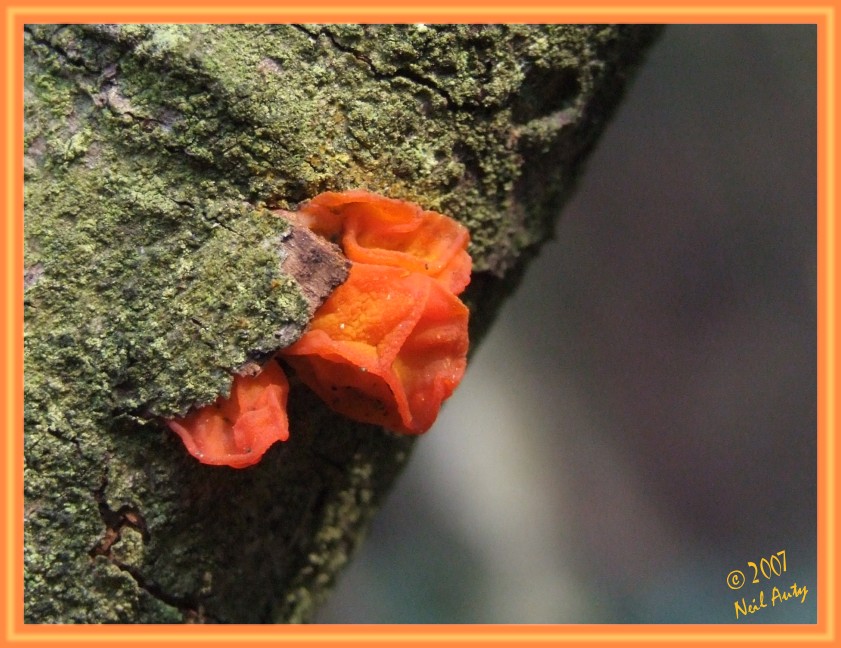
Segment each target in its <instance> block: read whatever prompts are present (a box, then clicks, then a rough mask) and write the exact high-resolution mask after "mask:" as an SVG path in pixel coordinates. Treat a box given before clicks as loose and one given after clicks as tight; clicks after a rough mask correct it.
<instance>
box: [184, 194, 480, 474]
mask: <svg viewBox="0 0 841 648" xmlns="http://www.w3.org/2000/svg"><path fill="white" fill-rule="evenodd" d="M284 215H285V216H287V217H289V218H294V219H295V220H297V221H298V222H299V223H301V224H304V225H307V226H309V227H310V228H312V229H313V231H315V232H316V233H318V234H321V235H322V236H326V237H329V238H333V239H336V240H338V241H339V242H340V243H341V246H342V249H343V251H344V253H345V255H346V256H347V257H348V259H350V261H351V262H352V265H351V270H350V274H349V276H348V279H347V281H346V282H345V283H344V284H342V285H341V286H339V287H338V288H337V289H336V290H335V291H334V292H333V293H332V294H331V295H330V297H328V298H327V300H326V301H325V302H324V303H323V304H322V306H321V308H319V310H318V311H317V312H316V314H315V316H314V317H313V320H312V321H311V322H310V325H309V327H308V328H307V330H306V332H305V333H304V335H303V336H302V337H301V338H300V339H299V340H298V341H297V342H296V343H295V344H293V345H292V346H291V347H288V348H286V349H283V350H281V351H280V352H279V354H278V356H279V357H282V358H284V359H285V360H286V361H288V362H289V364H290V365H292V366H293V367H294V368H295V370H296V372H297V375H298V376H299V377H300V378H301V380H302V381H303V382H304V383H306V384H307V385H309V387H310V388H311V389H313V391H315V392H316V393H317V394H318V395H319V396H320V397H321V398H323V399H324V401H325V402H326V403H327V404H328V405H329V406H330V407H332V408H333V409H334V410H336V411H337V412H340V413H341V414H344V415H345V416H347V417H349V418H351V419H354V420H356V421H361V422H365V423H374V424H377V425H382V426H384V427H386V428H388V429H390V430H393V431H396V432H403V433H406V434H420V433H422V432H425V431H426V430H428V429H429V428H430V427H431V426H432V424H433V423H434V422H435V419H436V418H437V416H438V411H439V410H440V408H441V403H442V402H443V401H444V400H445V399H446V398H448V397H449V396H450V394H452V393H453V390H454V389H455V388H456V387H457V386H458V383H459V381H460V380H461V378H462V376H463V375H464V370H465V366H466V362H467V360H466V359H467V348H468V334H467V321H468V315H469V313H468V310H467V307H466V306H465V305H464V304H463V303H462V302H461V301H460V300H459V299H458V297H457V296H456V295H458V294H459V293H461V292H462V291H463V290H464V288H465V287H466V286H467V284H468V283H469V281H470V270H471V260H470V256H469V255H468V254H467V244H468V241H469V235H468V232H467V229H466V228H465V227H464V226H462V225H461V224H459V223H458V222H456V221H454V220H453V219H451V218H449V217H448V216H444V215H443V214H439V213H437V212H433V211H424V210H423V209H421V208H420V207H419V206H418V205H415V204H412V203H408V202H404V201H401V200H393V199H391V198H385V197H383V196H379V195H377V194H373V193H370V192H368V191H362V190H356V191H346V192H343V193H335V192H327V193H323V194H320V195H318V196H316V197H315V198H313V199H312V200H311V201H309V202H308V203H306V204H305V205H303V207H302V208H301V210H300V211H298V212H296V213H289V212H285V213H284ZM288 392H289V385H288V383H287V380H286V376H285V375H284V373H283V370H282V369H281V368H280V365H279V364H278V362H277V360H276V359H272V360H270V361H269V362H268V364H267V365H266V366H265V367H264V368H263V369H262V371H261V372H260V373H259V374H257V375H255V376H240V375H237V376H235V377H234V380H233V385H232V386H231V394H230V396H229V397H228V398H224V397H219V398H218V399H217V400H216V401H215V402H214V403H213V404H211V405H207V406H205V407H202V408H199V409H197V410H195V411H193V412H191V413H190V414H188V415H187V416H186V417H184V418H182V419H172V420H169V421H167V423H168V425H169V427H170V428H172V430H174V431H175V432H176V433H177V434H178V436H180V437H181V440H182V441H183V442H184V445H185V446H186V448H187V451H188V452H189V453H190V454H191V455H193V456H194V457H196V458H197V459H198V460H199V461H201V462H202V463H206V464H212V465H225V466H231V467H233V468H245V467H247V466H251V465H254V464H256V463H257V462H259V461H260V459H261V458H262V456H263V454H264V453H265V452H266V450H267V449H268V448H269V447H270V446H271V445H272V444H273V443H275V442H277V441H285V440H286V439H287V438H288V437H289V424H288V420H287V416H286V399H287V395H288Z"/></svg>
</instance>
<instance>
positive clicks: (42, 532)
mask: <svg viewBox="0 0 841 648" xmlns="http://www.w3.org/2000/svg"><path fill="white" fill-rule="evenodd" d="M657 32H658V29H657V28H655V27H648V26H609V25H608V26H605V25H601V26H592V25H573V26H567V25H553V26H470V25H463V26H448V25H402V26H354V25H340V26H337V25H225V26H214V25H71V26H55V25H40V26H35V25H33V26H28V27H27V28H26V35H25V59H24V61H25V88H24V91H25V142H24V144H25V157H24V170H25V171H24V172H25V248H24V257H25V279H24V280H25V287H26V288H25V310H24V313H25V401H24V411H25V416H24V425H25V464H24V470H25V473H24V483H25V510H24V533H25V536H24V537H25V552H24V560H25V618H26V621H27V622H34V623H53V622H62V623H99V622H138V623H179V622H184V621H193V622H239V623H265V622H298V621H305V620H307V619H308V618H309V617H310V615H311V614H312V612H313V611H314V609H315V607H316V606H317V604H318V602H319V601H320V600H322V599H323V597H324V596H325V595H326V593H327V592H328V591H329V589H330V587H331V585H332V583H333V581H334V579H335V577H336V575H337V573H338V572H339V570H340V569H341V568H342V567H343V566H344V565H345V564H346V563H347V561H348V559H349V557H350V556H351V554H352V553H353V551H354V549H355V548H356V546H357V545H358V543H359V542H360V538H361V537H362V535H363V534H364V530H365V528H366V525H367V523H368V521H369V520H370V518H371V516H372V515H373V513H374V511H375V510H376V508H377V506H378V505H379V503H380V502H381V501H382V498H383V497H384V495H385V494H386V492H387V490H388V488H389V486H390V484H391V483H392V481H393V480H394V479H395V477H396V476H397V475H398V473H399V471H400V469H401V467H402V466H403V464H404V463H405V461H406V460H407V458H408V456H409V453H410V451H411V448H412V445H413V441H414V440H413V439H412V438H409V437H405V436H397V435H394V434H390V433H388V432H386V431H384V430H381V429H379V428H376V427H374V426H369V425H361V424H355V423H352V422H349V421H347V420H344V419H343V418H342V417H340V416H338V415H336V414H333V413H331V412H330V411H328V410H327V409H326V408H325V407H324V406H323V405H322V404H321V402H320V401H319V400H318V399H317V398H316V397H315V396H314V395H313V394H311V393H310V392H309V391H308V390H307V389H306V388H305V387H303V386H302V385H299V384H294V382H293V385H292V391H291V394H290V400H289V414H290V431H291V437H290V440H289V441H288V442H286V443H282V444H276V445H275V446H274V447H273V448H272V449H271V450H270V451H269V452H268V453H267V454H266V456H265V457H264V459H263V460H262V462H261V463H260V464H259V465H257V466H255V467H252V468H249V469H245V470H234V469H228V468H218V467H209V466H204V465H201V464H199V463H198V462H196V461H195V460H194V459H192V458H191V457H189V456H187V455H186V453H185V452H184V451H183V449H182V447H181V445H180V442H179V440H178V439H177V438H176V437H175V435H173V434H172V433H171V432H169V431H168V429H167V428H166V426H165V425H164V424H163V423H162V422H161V417H162V416H166V415H173V414H176V413H184V412H185V411H186V410H187V408H188V407H190V406H191V405H195V404H200V403H207V402H210V401H212V400H213V399H214V398H215V397H216V396H217V395H218V394H220V393H225V392H226V391H227V390H228V388H229V386H230V376H231V373H232V372H234V371H236V370H237V369H239V368H241V367H243V366H244V365H245V364H246V363H248V362H251V361H254V360H257V361H260V360H261V359H263V358H265V357H266V356H267V354H269V353H271V352H272V351H273V350H274V349H276V348H279V347H283V346H286V345H288V344H290V343H291V342H293V341H294V340H295V339H296V338H297V337H298V336H299V335H300V334H301V332H302V331H303V329H304V328H305V326H306V324H307V322H308V320H309V318H310V317H311V315H312V312H313V310H314V309H315V308H316V307H317V306H318V304H319V303H320V302H321V300H323V299H324V298H325V297H326V295H327V294H329V292H330V290H331V289H332V287H333V286H335V285H336V284H337V283H338V282H340V281H341V280H342V279H343V277H344V273H345V271H346V270H345V266H344V264H343V259H342V258H341V257H340V256H339V255H337V254H336V253H335V251H334V250H331V249H328V248H323V249H322V248H319V247H318V245H317V244H314V243H313V242H312V241H310V240H309V239H307V234H306V232H301V231H299V230H296V229H295V228H293V227H292V226H291V225H290V224H289V223H286V222H285V221H283V220H282V219H280V218H277V217H276V216H274V215H272V213H271V210H272V209H275V208H284V209H294V207H295V205H296V204H297V203H298V202H300V201H302V200H305V199H307V198H310V197H312V196H314V195H316V194H317V193H319V192H321V191H325V190H343V189H348V188H355V187H365V188H368V189H370V190H372V191H376V192H378V193H382V194H385V195H388V196H390V197H395V198H402V199H405V200H412V201H414V202H417V203H419V204H421V205H422V206H423V207H425V208H427V209H434V210H437V211H440V212H442V213H445V214H448V215H451V216H453V217H454V218H456V219H458V220H459V221H461V222H462V223H464V224H465V225H466V226H467V227H468V228H469V229H470V232H471V245H470V253H471V255H472V257H473V260H474V274H473V279H472V282H471V285H470V287H469V288H468V290H467V292H466V293H465V295H464V300H465V302H466V303H467V304H468V306H469V307H470V309H471V325H470V326H471V339H472V341H473V344H474V345H475V344H476V342H477V341H478V340H479V339H480V338H481V336H482V334H483V332H484V331H485V330H486V329H487V327H488V326H489V325H490V323H491V321H492V319H493V316H494V313H495V312H496V309H497V307H498V305H499V304H500V303H501V301H502V299H503V298H504V296H505V295H506V294H507V293H508V292H509V291H510V290H511V289H512V288H513V287H514V286H515V285H516V283H517V280H518V277H519V276H520V273H521V271H522V268H523V267H524V264H525V262H526V261H527V260H528V258H530V257H531V256H532V255H533V254H534V253H535V252H536V250H537V248H538V246H539V245H540V243H541V242H543V241H545V240H546V239H547V238H548V237H550V236H551V234H552V230H553V223H554V221H555V219H556V217H557V216H558V214H559V212H560V208H561V205H562V204H563V202H564V201H565V200H566V199H567V198H568V197H569V195H570V192H571V190H572V189H573V187H574V183H575V179H576V176H577V174H578V173H579V172H580V170H581V166H582V162H583V160H584V158H585V157H586V154H587V153H588V152H589V151H590V150H591V148H592V146H593V144H594V143H595V141H596V139H597V137H598V135H599V133H600V132H601V130H602V128H603V127H604V125H605V123H606V120H607V119H608V117H609V116H610V114H611V111H612V110H613V109H614V107H615V106H616V105H617V103H618V100H619V98H620V96H621V93H622V91H623V88H624V86H625V84H626V81H627V80H628V78H629V77H630V74H631V73H632V72H633V70H634V68H635V67H636V65H637V64H638V63H639V61H640V59H641V56H642V54H643V52H644V50H645V48H646V47H647V46H648V45H649V44H650V43H651V42H652V40H653V39H654V37H655V36H656V34H657ZM313 246H315V248H314V247H313ZM316 248H318V249H316ZM302 259H306V260H307V261H306V262H305V263H303V264H302V261H301V260H302ZM313 259H315V260H313ZM307 265H309V266H310V268H309V271H307V267H306V266H307ZM313 265H317V266H318V267H319V272H312V271H311V270H312V266H313ZM302 266H304V270H305V271H301V268H302ZM313 277H317V279H314V278H313Z"/></svg>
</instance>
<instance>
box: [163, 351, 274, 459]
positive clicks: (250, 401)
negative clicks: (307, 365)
mask: <svg viewBox="0 0 841 648" xmlns="http://www.w3.org/2000/svg"><path fill="white" fill-rule="evenodd" d="M288 393H289V383H288V382H287V380H286V376H285V375H284V373H283V370H282V369H281V368H280V365H278V363H277V360H274V359H272V360H270V361H269V362H268V363H267V364H266V366H265V367H263V369H262V371H261V372H260V373H259V374H257V375H256V376H240V375H237V376H234V381H233V385H232V386H231V394H230V396H229V397H228V398H225V397H223V396H220V397H219V398H217V399H216V401H215V402H214V403H212V404H211V405H206V406H205V407H201V408H199V409H197V410H194V411H193V412H191V413H190V414H188V415H187V416H186V417H185V418H182V419H171V420H169V421H167V424H168V425H169V427H170V428H171V429H172V430H173V431H174V432H175V433H176V434H178V436H179V437H181V440H182V441H183V442H184V445H185V446H186V448H187V451H188V452H189V453H190V454H191V455H193V456H194V457H195V458H196V459H198V460H199V461H200V462H202V463H205V464H212V465H216V466H231V467H232V468H245V467H247V466H251V465H253V464H256V463H257V462H259V461H260V459H261V458H262V456H263V454H264V453H265V452H266V450H268V448H269V446H271V445H272V444H273V443H275V442H276V441H285V440H286V439H287V438H289V422H288V420H287V417H286V397H287V394H288Z"/></svg>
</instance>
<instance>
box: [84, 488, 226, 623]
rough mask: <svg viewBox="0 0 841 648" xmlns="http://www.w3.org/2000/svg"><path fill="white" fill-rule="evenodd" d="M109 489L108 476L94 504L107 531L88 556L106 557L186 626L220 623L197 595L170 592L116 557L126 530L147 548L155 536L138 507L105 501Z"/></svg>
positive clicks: (95, 493)
mask: <svg viewBox="0 0 841 648" xmlns="http://www.w3.org/2000/svg"><path fill="white" fill-rule="evenodd" d="M107 488H108V476H107V474H106V475H103V477H102V482H101V483H100V486H99V488H97V489H96V491H94V493H93V497H94V500H95V501H96V504H97V508H98V509H99V515H100V516H101V517H102V522H103V523H104V524H105V531H104V532H103V533H102V536H101V537H100V538H99V540H97V541H96V543H95V544H94V545H93V547H91V548H90V550H89V551H88V555H89V556H90V557H91V558H96V557H97V556H102V557H103V558H105V559H106V560H108V562H109V563H111V564H112V565H114V566H115V567H117V568H118V569H119V570H120V571H122V572H124V573H126V574H128V575H129V576H131V578H132V579H133V580H134V582H135V583H136V584H137V586H138V587H139V588H140V589H142V590H143V591H145V592H146V593H147V594H149V595H150V596H152V597H153V598H155V599H157V600H159V601H161V602H162V603H164V604H165V605H169V606H170V607H173V608H176V609H177V610H178V611H179V612H181V614H182V615H183V616H184V621H185V622H187V623H207V622H218V620H216V619H211V618H209V616H208V615H207V613H206V611H205V609H204V606H203V605H202V604H201V602H200V601H199V599H198V597H197V596H196V595H192V594H186V595H181V594H174V593H171V592H167V591H166V590H164V588H163V587H161V585H160V584H159V583H157V582H155V581H154V580H153V579H151V578H148V577H147V576H145V575H144V574H143V573H142V572H141V571H140V569H138V568H137V567H136V566H135V565H131V564H129V563H128V562H126V561H124V560H122V559H120V558H119V557H117V556H115V555H114V553H113V552H112V548H113V547H114V546H115V545H116V544H117V543H119V542H120V540H122V534H123V531H124V529H126V528H129V529H133V530H135V531H137V532H138V533H139V534H140V537H141V539H142V541H143V544H146V543H147V542H148V541H149V539H150V538H151V534H150V532H149V528H148V526H147V524H146V520H145V519H144V517H143V515H142V513H141V512H140V510H139V509H138V508H137V507H136V506H134V505H132V504H123V505H122V506H120V507H119V508H118V509H116V510H115V509H112V508H111V506H110V505H109V504H108V501H107V499H106V497H105V491H106V489H107Z"/></svg>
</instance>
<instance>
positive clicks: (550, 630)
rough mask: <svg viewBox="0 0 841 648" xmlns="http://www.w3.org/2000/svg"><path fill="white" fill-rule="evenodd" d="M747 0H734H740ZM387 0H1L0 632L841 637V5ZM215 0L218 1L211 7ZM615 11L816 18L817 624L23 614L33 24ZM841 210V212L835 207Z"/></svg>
mask: <svg viewBox="0 0 841 648" xmlns="http://www.w3.org/2000/svg"><path fill="white" fill-rule="evenodd" d="M474 1H475V0H474ZM736 1H737V2H738V0H736ZM381 2H382V0H379V1H377V0H373V1H370V2H367V3H365V4H364V5H363V4H360V5H357V6H352V5H351V6H343V5H340V4H330V3H325V2H322V1H321V0H309V2H307V3H300V4H289V5H288V6H274V5H275V3H272V2H266V1H265V0H246V1H245V2H243V3H242V4H241V6H236V5H234V4H232V5H230V6H226V5H225V4H222V3H220V4H215V3H214V4H212V5H211V3H210V2H208V3H199V2H196V1H195V0H170V2H165V1H162V0H153V2H148V3H146V6H145V7H143V8H139V9H138V8H125V7H121V8H115V7H113V6H110V5H109V3H107V2H104V1H102V0H89V1H88V2H84V3H80V4H79V5H77V6H72V7H65V6H62V5H60V4H58V2H52V3H50V2H45V1H43V0H34V1H30V2H26V1H25V0H17V1H14V0H0V5H2V7H3V12H2V18H1V19H2V24H0V33H2V41H1V42H2V43H3V45H2V48H3V50H4V52H3V54H4V57H3V60H4V66H3V101H2V104H0V111H2V113H0V115H2V125H3V135H4V139H3V141H4V142H5V146H4V151H3V152H4V155H3V157H2V165H3V166H2V171H3V173H2V176H3V180H4V183H5V185H4V192H3V198H4V203H5V205H4V206H5V216H6V217H5V218H4V219H3V228H4V236H3V242H4V255H3V259H2V263H3V288H4V290H3V299H4V303H3V314H4V317H3V318H2V324H3V326H2V331H3V343H4V352H5V358H6V363H5V366H4V371H3V373H2V376H3V383H4V385H3V387H4V389H3V397H4V407H3V410H2V412H3V415H4V419H5V420H4V423H5V425H4V430H5V435H4V448H3V450H4V452H3V455H2V457H3V480H2V498H0V507H2V509H1V510H2V520H3V533H2V534H0V555H1V556H2V567H0V573H3V574H4V575H5V577H4V578H3V581H4V582H3V585H4V587H3V588H2V590H0V592H1V593H2V594H0V596H2V600H1V602H2V605H0V611H2V620H1V621H0V625H2V629H3V630H2V633H0V641H2V642H3V643H5V644H26V645H31V646H38V645H55V644H59V643H76V644H81V645H91V644H102V643H106V642H107V643H119V644H138V643H142V644H152V643H153V642H154V643H156V644H160V643H187V642H201V643H203V644H209V645H220V644H230V645H239V644H243V643H269V642H277V643H282V644H283V645H285V646H298V645H300V646H314V645H335V644H337V643H348V644H359V645H389V646H392V645H408V644H414V645H418V644H426V643H429V644H431V643H435V644H438V643H446V644H478V645H523V644H547V643H563V644H564V645H569V646H585V645H586V646H593V645H599V644H612V645H617V644H640V645H652V644H667V645H673V644H695V645H703V644H711V643H716V644H717V643H732V644H748V643H752V644H761V645H775V644H776V645H779V644H790V645H798V646H799V645H803V644H818V645H838V640H839V638H838V628H837V624H836V613H837V611H838V593H837V585H838V576H839V573H838V569H839V568H838V563H837V546H838V503H837V499H836V496H837V490H838V481H837V477H836V467H837V465H838V458H839V457H838V452H839V450H838V445H837V438H836V433H837V431H838V426H837V418H836V410H835V402H836V400H837V399H838V397H839V391H838V386H837V382H836V380H837V367H838V350H837V347H836V335H835V333H836V331H837V330H838V324H837V315H838V306H837V303H836V297H837V291H838V288H837V287H838V283H837V281H838V277H839V275H838V266H837V261H836V256H835V251H836V249H837V248H838V236H839V235H838V229H837V227H836V225H837V223H836V218H837V216H838V203H837V200H836V187H837V186H838V184H839V176H838V167H837V160H838V133H837V130H836V126H837V118H838V112H837V108H838V103H837V100H838V84H837V82H838V73H837V68H836V63H837V61H838V56H839V52H838V44H837V32H838V24H839V20H838V7H836V5H835V2H832V1H830V0H824V1H823V2H815V3H812V4H809V5H806V6H796V5H795V4H794V0H792V1H791V2H788V3H772V2H756V1H752V0H746V1H743V2H738V4H736V5H735V6H733V5H731V3H730V2H726V0H725V1H722V0H710V1H707V2H696V3H694V4H687V5H685V6H680V5H678V4H677V3H676V0H675V1H673V2H664V1H662V0H653V1H651V2H648V3H646V4H644V5H638V4H635V3H627V2H622V1H621V0H618V1H614V2H604V1H603V0H597V1H595V2H585V1H584V0H580V4H577V5H570V6H558V4H557V3H552V2H547V1H546V0H525V1H524V2H523V3H512V4H511V5H504V4H496V3H494V4H490V3H481V4H480V3H479V2H476V3H475V4H473V2H470V1H469V0H467V1H465V0H462V1H458V0H455V1H453V0H450V2H447V1H446V0H427V1H426V2H424V3H423V4H422V5H421V4H417V5H410V6H406V7H400V8H395V7H389V4H388V3H385V2H383V3H382V4H381ZM208 5H210V6H208ZM297 21H304V22H384V23H390V22H394V23H401V22H421V21H422V22H427V23H436V22H438V23H454V22H471V23H477V22H479V23H496V22H530V23H544V22H546V23H551V22H571V23H578V22H596V23H598V22H610V23H697V24H709V23H785V24H790V23H798V24H814V25H816V26H817V48H818V50H817V53H818V59H817V60H818V65H817V75H818V97H817V100H818V179H817V180H818V182H817V187H818V215H817V217H818V240H817V245H818V249H817V252H818V284H817V285H818V357H817V368H818V399H817V407H818V583H817V584H816V586H815V591H816V593H817V596H818V622H817V623H816V624H814V625H811V624H809V625H783V624H779V625H741V626H740V625H738V624H735V625H679V624H668V625H656V626H655V625H626V624H621V625H610V626H605V625H474V626H470V625H426V626H421V625H394V626H388V625H384V626H375V625H330V626H328V625H304V626H287V625H265V626H247V625H233V626H201V625H192V626H188V625H185V626H177V625H174V626H167V625H131V626H128V625H123V626H120V625H108V626H106V625H86V626H46V625H30V624H24V623H23V561H22V556H23V529H22V525H23V522H22V517H23V516H22V511H23V430H22V421H23V348H22V346H23V345H22V340H23V305H22V304H23V285H22V281H21V271H22V267H23V247H22V241H23V165H22V155H21V153H22V150H23V123H22V122H23V120H22V116H23V65H22V58H23V25H24V24H26V23H65V22H69V23H85V22H218V23H242V22H297ZM834 217H835V218H834Z"/></svg>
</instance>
